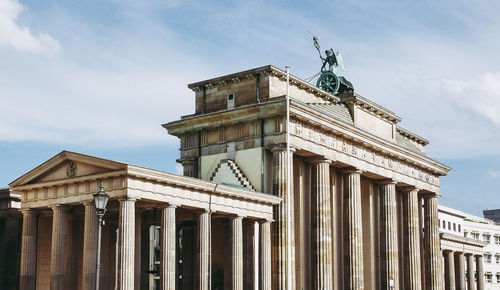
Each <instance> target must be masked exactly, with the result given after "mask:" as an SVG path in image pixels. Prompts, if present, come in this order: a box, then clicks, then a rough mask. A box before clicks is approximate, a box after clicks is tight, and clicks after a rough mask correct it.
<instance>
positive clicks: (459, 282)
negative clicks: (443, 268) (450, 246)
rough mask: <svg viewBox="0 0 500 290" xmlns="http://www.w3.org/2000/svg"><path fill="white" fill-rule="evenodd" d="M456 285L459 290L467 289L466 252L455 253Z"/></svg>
mask: <svg viewBox="0 0 500 290" xmlns="http://www.w3.org/2000/svg"><path fill="white" fill-rule="evenodd" d="M455 287H456V288H457V289H458V290H465V266H464V253H462V252H458V253H456V255H455Z"/></svg>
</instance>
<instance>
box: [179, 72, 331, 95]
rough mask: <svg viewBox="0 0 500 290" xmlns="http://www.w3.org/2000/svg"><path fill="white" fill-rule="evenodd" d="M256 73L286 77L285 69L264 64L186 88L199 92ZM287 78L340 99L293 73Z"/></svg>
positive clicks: (308, 88)
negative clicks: (204, 88)
mask: <svg viewBox="0 0 500 290" xmlns="http://www.w3.org/2000/svg"><path fill="white" fill-rule="evenodd" d="M257 74H262V75H264V76H266V75H272V76H276V77H278V78H279V79H281V80H285V79H286V72H285V71H283V70H281V69H279V68H277V67H275V66H273V65H266V66H262V67H258V68H254V69H250V70H246V71H242V72H237V73H234V74H229V75H225V76H220V77H216V78H212V79H208V80H204V81H200V82H196V83H192V84H189V85H188V88H190V89H191V90H193V91H194V92H199V91H201V90H202V89H203V87H206V88H207V89H211V88H213V87H214V86H217V85H226V84H228V83H239V82H241V80H243V79H254V77H255V75H257ZM289 79H290V85H291V86H295V87H297V88H299V89H302V90H305V91H308V92H310V93H313V94H315V95H318V96H320V97H322V98H324V99H326V100H328V101H334V102H338V101H340V99H339V97H337V96H335V95H332V94H330V93H328V92H325V91H323V90H322V89H320V88H318V87H316V86H314V85H312V84H310V83H308V82H306V81H304V80H301V79H300V78H298V77H296V76H294V75H290V78H289Z"/></svg>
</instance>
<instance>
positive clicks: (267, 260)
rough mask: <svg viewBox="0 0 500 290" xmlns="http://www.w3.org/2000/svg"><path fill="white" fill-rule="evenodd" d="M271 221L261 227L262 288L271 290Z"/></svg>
mask: <svg viewBox="0 0 500 290" xmlns="http://www.w3.org/2000/svg"><path fill="white" fill-rule="evenodd" d="M271 281H272V275H271V221H265V222H263V223H262V224H261V226H260V283H261V286H260V288H261V289H262V290H271V284H272V282H271Z"/></svg>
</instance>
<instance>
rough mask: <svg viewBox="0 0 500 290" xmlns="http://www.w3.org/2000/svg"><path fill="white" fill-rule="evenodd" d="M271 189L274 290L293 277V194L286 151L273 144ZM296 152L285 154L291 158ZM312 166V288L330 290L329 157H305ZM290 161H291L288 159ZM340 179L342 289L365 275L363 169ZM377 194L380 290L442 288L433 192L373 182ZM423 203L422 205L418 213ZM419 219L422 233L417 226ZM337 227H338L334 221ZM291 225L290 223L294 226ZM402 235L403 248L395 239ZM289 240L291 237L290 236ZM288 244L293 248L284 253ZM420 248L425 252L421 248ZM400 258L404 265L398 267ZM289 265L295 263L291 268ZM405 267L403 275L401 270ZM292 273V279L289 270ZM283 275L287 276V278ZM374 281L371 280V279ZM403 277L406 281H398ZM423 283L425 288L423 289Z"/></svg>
mask: <svg viewBox="0 0 500 290" xmlns="http://www.w3.org/2000/svg"><path fill="white" fill-rule="evenodd" d="M272 152H273V154H274V158H273V160H274V164H273V192H274V194H276V195H278V196H280V197H282V198H283V201H284V202H282V203H281V204H280V205H279V206H277V210H276V211H275V216H276V223H275V226H276V229H275V230H274V233H275V235H276V236H275V242H276V243H275V245H274V246H273V249H274V250H275V252H276V254H275V255H273V256H274V257H275V259H276V263H275V270H274V272H273V275H274V276H275V279H274V284H275V288H276V289H290V287H288V288H287V287H286V285H287V283H292V285H294V283H295V281H294V280H292V281H290V280H291V279H295V265H294V263H295V256H294V255H295V243H294V237H293V232H294V231H293V230H292V231H291V232H292V235H290V234H289V233H288V234H287V231H286V229H287V227H289V226H290V224H287V222H286V221H287V220H288V219H291V220H294V217H293V215H294V211H293V210H292V211H290V212H287V208H292V209H293V208H294V207H293V198H290V197H288V196H287V194H286V174H285V173H284V172H286V166H287V164H286V162H287V156H286V149H285V148H284V147H277V148H273V150H272ZM293 152H294V150H291V154H290V156H289V158H291V159H292V154H293ZM307 161H308V162H309V163H310V164H311V217H310V222H311V263H312V265H311V286H312V288H311V289H333V284H334V283H333V280H334V271H333V267H334V265H333V258H332V257H333V253H332V249H333V243H334V240H335V239H334V236H333V233H332V218H331V217H332V213H331V205H332V201H331V199H332V198H333V194H332V193H331V190H332V183H331V180H330V174H331V173H330V166H331V161H330V160H327V159H308V160H307ZM292 164H293V163H292ZM337 172H339V173H340V176H341V180H342V183H343V192H342V195H343V208H342V210H343V224H342V225H340V226H342V227H343V239H342V245H341V247H342V249H343V259H342V261H343V265H342V268H343V287H344V288H345V289H364V288H365V283H367V281H364V279H365V273H364V269H363V267H365V263H370V261H363V260H364V256H363V234H365V233H363V225H362V212H361V210H362V202H361V177H362V174H363V172H362V171H361V170H358V169H357V168H338V169H337ZM375 183H376V184H378V185H379V191H378V192H379V194H380V212H379V213H380V216H379V218H380V219H379V229H380V235H379V245H380V246H379V254H378V255H377V257H379V259H380V261H379V262H380V276H381V277H380V284H379V285H380V288H381V289H423V288H425V289H442V287H443V279H442V270H441V269H442V264H441V263H442V259H441V249H440V238H439V226H438V203H437V199H438V197H437V195H436V194H432V193H427V194H419V193H420V190H419V189H418V188H416V187H412V186H405V187H396V184H397V182H396V181H395V180H377V181H375ZM397 192H400V193H402V195H403V199H402V206H403V214H402V215H403V227H402V229H401V230H402V232H403V234H402V235H401V236H400V235H399V233H398V224H397V220H398V218H397V215H398V213H399V210H400V208H398V203H397V194H396V193H397ZM422 203H423V205H424V209H423V216H421V208H422ZM422 219H423V226H424V233H423V234H422V230H421V222H420V221H421V220H422ZM336 226H339V225H336ZM292 228H293V226H292ZM401 238H403V240H404V241H403V243H402V245H404V246H403V247H401V246H399V242H398V241H399V240H400V239H401ZM289 239H292V240H289ZM287 247H291V250H289V251H287V250H288V248H287ZM422 251H423V252H422ZM401 257H403V259H402V260H403V261H404V269H400V268H399V266H400V258H401ZM288 267H293V268H292V271H290V270H288ZM401 271H404V275H402V276H403V277H404V278H402V279H400V276H401V275H400V273H401ZM290 272H291V273H292V277H290V276H289V275H290V274H289V273H290ZM287 279H290V280H288V281H287ZM372 279H375V278H374V277H372ZM400 280H404V281H400ZM424 285H425V287H424Z"/></svg>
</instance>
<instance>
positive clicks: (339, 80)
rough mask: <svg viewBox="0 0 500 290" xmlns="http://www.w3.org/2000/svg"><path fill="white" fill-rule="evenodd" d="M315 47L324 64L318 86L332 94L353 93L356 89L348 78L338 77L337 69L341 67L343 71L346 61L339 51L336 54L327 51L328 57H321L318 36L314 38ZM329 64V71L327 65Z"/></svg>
mask: <svg viewBox="0 0 500 290" xmlns="http://www.w3.org/2000/svg"><path fill="white" fill-rule="evenodd" d="M313 41H314V46H315V47H316V49H317V50H318V53H319V57H320V58H321V61H322V62H323V65H322V66H321V70H320V72H319V75H320V76H319V78H318V80H317V81H316V86H317V87H318V88H320V89H322V90H324V91H326V92H328V93H330V94H342V93H344V92H353V91H354V87H353V85H352V84H351V82H349V81H348V80H347V79H346V78H344V77H343V76H338V75H337V73H336V72H337V67H340V68H341V69H342V70H343V71H345V68H344V60H343V59H342V55H341V54H340V52H338V51H337V53H335V52H334V51H333V49H330V50H326V51H325V53H326V57H323V55H321V50H320V45H319V42H318V41H319V37H318V36H317V35H315V36H313ZM327 64H328V69H327V68H326V65H327Z"/></svg>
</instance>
